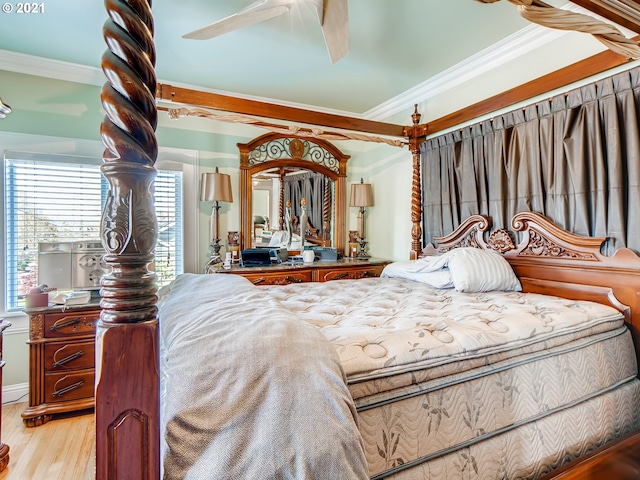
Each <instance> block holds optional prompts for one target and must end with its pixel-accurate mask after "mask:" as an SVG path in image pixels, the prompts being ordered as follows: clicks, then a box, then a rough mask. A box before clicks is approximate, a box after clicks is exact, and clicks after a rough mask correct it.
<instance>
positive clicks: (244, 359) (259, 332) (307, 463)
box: [159, 274, 368, 480]
mask: <svg viewBox="0 0 640 480" xmlns="http://www.w3.org/2000/svg"><path fill="white" fill-rule="evenodd" d="M159 307H160V325H161V369H162V372H161V378H162V381H161V383H162V405H161V410H162V417H163V418H162V428H163V444H162V455H163V471H164V473H163V475H164V478H165V479H182V478H187V479H216V480H222V479H251V480H253V479H322V480H325V479H346V480H350V479H365V478H368V472H367V466H366V461H365V458H364V453H363V447H362V439H361V437H360V434H359V433H358V429H357V417H356V412H355V407H354V405H353V401H352V399H351V396H350V394H349V391H348V389H347V387H346V383H345V377H344V373H343V370H342V367H341V365H340V361H339V359H338V356H337V354H336V352H335V350H334V348H333V346H332V345H331V344H330V343H329V342H328V341H327V340H326V338H325V337H324V336H323V335H322V334H321V333H320V332H319V331H318V329H317V328H316V327H314V326H312V325H310V324H308V323H305V322H303V321H301V320H300V319H298V318H295V317H293V316H291V315H290V314H288V313H287V311H286V310H283V309H282V307H280V306H279V303H278V302H276V301H274V300H273V299H272V298H270V297H269V296H267V295H265V294H264V292H263V291H262V290H261V289H260V288H259V287H255V286H254V285H252V284H251V283H250V282H248V281H247V280H246V279H244V278H242V277H239V276H236V275H227V274H213V275H194V274H185V275H182V276H180V277H179V278H178V279H176V280H175V281H174V282H173V283H172V284H171V285H169V286H168V287H166V288H164V289H163V290H162V291H161V294H160V301H159Z"/></svg>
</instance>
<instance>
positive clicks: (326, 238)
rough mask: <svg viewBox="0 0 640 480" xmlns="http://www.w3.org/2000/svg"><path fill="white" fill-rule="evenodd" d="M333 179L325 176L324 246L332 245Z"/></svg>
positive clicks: (323, 209)
mask: <svg viewBox="0 0 640 480" xmlns="http://www.w3.org/2000/svg"><path fill="white" fill-rule="evenodd" d="M330 229H331V181H330V180H329V179H328V178H327V177H324V196H323V198H322V246H323V247H327V246H329V247H330V246H331V239H330V237H329V230H330Z"/></svg>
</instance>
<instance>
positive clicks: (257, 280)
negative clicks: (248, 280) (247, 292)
mask: <svg viewBox="0 0 640 480" xmlns="http://www.w3.org/2000/svg"><path fill="white" fill-rule="evenodd" d="M265 280H266V278H264V277H260V278H256V279H255V280H254V281H253V284H254V285H260V284H261V283H264V281H265Z"/></svg>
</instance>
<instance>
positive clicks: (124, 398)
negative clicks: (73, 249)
mask: <svg viewBox="0 0 640 480" xmlns="http://www.w3.org/2000/svg"><path fill="white" fill-rule="evenodd" d="M105 8H106V10H107V13H108V16H109V19H108V20H107V21H106V23H105V25H104V27H103V34H104V37H105V41H106V43H107V46H108V50H107V51H106V52H105V53H104V55H103V57H102V69H103V71H104V73H105V75H106V77H107V83H106V84H105V85H104V87H103V89H102V93H101V101H102V105H103V107H104V110H105V111H106V114H107V115H106V117H105V119H104V121H103V122H102V125H101V128H100V133H101V136H102V139H103V142H104V144H105V147H106V149H105V151H104V154H103V161H104V163H103V166H102V172H103V174H104V175H105V177H106V178H107V180H108V182H109V187H110V190H109V193H108V198H107V202H106V205H105V208H104V212H103V216H102V233H101V238H102V243H103V246H104V248H105V250H106V252H107V254H106V256H105V260H106V262H107V263H108V264H109V265H110V266H111V267H112V273H111V274H110V275H108V276H106V277H104V278H103V279H102V284H101V285H102V289H101V295H102V300H101V303H100V305H101V307H102V313H101V317H100V322H99V324H98V329H97V332H96V356H97V359H96V478H98V479H114V478H118V479H132V478H135V479H158V478H159V476H160V454H159V445H160V433H159V432H160V430H159V423H160V419H159V369H158V319H157V307H156V302H157V297H156V292H157V286H156V278H155V275H154V274H153V273H151V272H150V271H149V270H148V265H149V264H150V263H151V262H152V261H153V249H154V247H155V243H156V237H157V223H156V216H155V212H154V203H153V193H152V192H153V181H154V178H155V175H156V170H155V168H154V164H155V161H156V157H157V151H158V147H157V141H156V137H155V129H156V122H157V111H156V106H155V89H156V77H155V72H154V65H155V47H154V44H153V17H152V14H151V0H129V1H124V0H105Z"/></svg>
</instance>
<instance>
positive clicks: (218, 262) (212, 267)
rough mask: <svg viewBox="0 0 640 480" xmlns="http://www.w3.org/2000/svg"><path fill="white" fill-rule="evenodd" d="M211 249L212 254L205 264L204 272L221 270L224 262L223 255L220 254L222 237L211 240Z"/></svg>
mask: <svg viewBox="0 0 640 480" xmlns="http://www.w3.org/2000/svg"><path fill="white" fill-rule="evenodd" d="M211 250H212V253H211V256H210V257H209V260H208V261H207V263H206V264H205V266H204V273H212V272H214V271H216V270H220V268H221V267H222V264H223V260H222V256H221V255H220V239H218V238H216V239H214V240H213V242H211Z"/></svg>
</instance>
